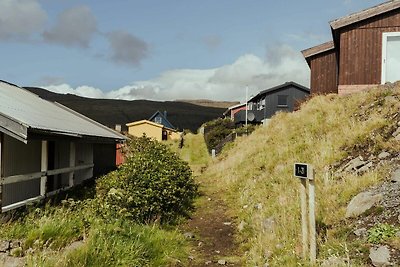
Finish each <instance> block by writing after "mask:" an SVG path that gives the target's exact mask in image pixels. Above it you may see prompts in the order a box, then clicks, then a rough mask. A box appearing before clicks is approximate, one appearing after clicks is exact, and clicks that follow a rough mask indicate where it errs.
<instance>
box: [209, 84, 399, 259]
mask: <svg viewBox="0 0 400 267" xmlns="http://www.w3.org/2000/svg"><path fill="white" fill-rule="evenodd" d="M399 99H400V90H399V88H397V89H394V90H388V89H377V90H370V91H368V92H362V93H357V94H353V95H350V96H344V97H341V96H337V95H329V96H316V97H314V98H312V99H311V100H310V101H309V102H308V103H306V104H305V105H303V106H302V108H301V110H299V111H297V112H294V113H279V114H277V115H276V116H274V117H273V118H272V120H271V121H270V123H269V125H268V127H260V128H258V129H256V131H255V132H254V133H253V134H251V135H250V136H248V137H240V138H238V139H237V140H236V141H235V144H234V146H233V147H232V148H230V149H229V150H228V152H227V153H226V154H222V155H221V156H220V157H218V159H217V161H216V162H215V163H214V164H212V165H210V167H209V168H208V169H207V171H206V172H205V174H204V177H203V179H205V180H206V181H208V184H212V185H213V186H217V187H219V188H223V189H224V190H225V191H226V192H229V193H228V195H227V196H226V198H227V200H228V202H229V203H230V207H231V209H232V212H233V213H235V214H237V216H238V223H240V222H241V221H243V222H244V223H245V225H246V226H245V227H244V230H243V231H241V233H240V235H239V237H238V239H239V240H240V241H241V242H242V244H243V245H242V249H243V250H244V255H245V258H246V261H247V264H248V266H255V265H257V266H260V265H263V264H265V263H268V264H270V266H296V265H307V263H306V262H303V261H302V259H301V230H300V229H301V226H300V207H299V193H298V188H299V181H298V180H297V179H295V178H293V174H292V173H293V163H294V162H308V163H311V164H312V165H313V166H314V168H315V171H316V196H317V204H316V209H317V210H316V211H317V220H318V221H319V222H320V223H321V224H322V225H326V226H327V227H326V229H325V230H324V231H323V232H320V233H319V243H318V246H319V255H320V256H321V257H323V258H326V257H329V256H330V255H339V256H343V257H346V255H348V254H349V253H350V254H351V251H350V252H349V251H348V250H349V249H353V248H357V247H359V246H358V245H357V244H353V243H352V241H351V240H348V239H347V236H346V235H336V233H335V231H334V230H332V229H335V228H336V227H339V228H340V227H341V225H342V224H343V220H344V214H345V208H346V206H347V204H348V202H349V201H350V200H351V198H352V197H353V196H355V195H356V194H357V193H359V192H360V191H362V190H363V189H365V188H366V187H368V186H370V185H373V184H376V183H378V182H380V181H382V179H383V178H384V177H387V175H388V172H389V166H382V167H379V168H377V169H374V170H372V171H369V172H367V173H365V174H363V175H360V176H359V175H355V174H350V173H348V174H341V175H335V171H336V169H335V168H334V167H333V166H334V164H335V163H337V162H341V161H344V160H345V159H346V157H348V156H350V157H356V156H358V155H359V154H362V155H370V154H373V155H375V156H377V154H378V153H379V152H381V151H382V150H387V151H389V152H392V154H393V153H397V152H396V151H398V150H399V149H400V145H399V142H396V141H394V140H393V138H390V137H391V132H393V131H394V129H396V127H397V126H396V123H397V120H396V114H397V113H398V110H399V107H400V105H399V103H400V101H399ZM259 203H260V204H261V208H260V209H258V208H254V207H255V206H256V205H257V204H259ZM244 207H245V208H244ZM267 218H273V220H274V221H275V226H274V228H273V230H272V232H269V233H268V234H267V233H265V231H264V228H263V222H264V220H265V219H267ZM323 258H319V260H323ZM357 262H358V259H354V262H353V263H355V264H357Z"/></svg>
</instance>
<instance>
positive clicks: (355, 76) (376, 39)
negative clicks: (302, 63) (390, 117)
mask: <svg viewBox="0 0 400 267" xmlns="http://www.w3.org/2000/svg"><path fill="white" fill-rule="evenodd" d="M330 26H331V30H332V37H333V41H331V42H328V43H324V44H321V45H318V46H315V47H312V48H309V49H306V50H303V51H302V53H303V55H304V57H305V59H306V61H307V63H308V65H309V67H310V69H311V79H310V80H311V85H310V87H311V94H326V93H339V94H348V93H352V92H356V91H360V90H363V89H365V88H370V87H374V86H376V85H379V84H385V83H387V82H395V81H397V80H400V71H399V70H400V1H398V0H396V1H389V2H385V3H383V4H380V5H378V6H374V7H372V8H369V9H366V10H363V11H360V12H357V13H354V14H351V15H349V16H345V17H343V18H339V19H336V20H333V21H331V22H330Z"/></svg>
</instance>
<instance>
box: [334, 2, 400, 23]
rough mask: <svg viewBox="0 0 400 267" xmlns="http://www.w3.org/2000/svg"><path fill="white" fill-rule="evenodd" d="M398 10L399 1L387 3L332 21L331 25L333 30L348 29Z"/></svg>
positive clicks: (399, 6)
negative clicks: (352, 25)
mask: <svg viewBox="0 0 400 267" xmlns="http://www.w3.org/2000/svg"><path fill="white" fill-rule="evenodd" d="M398 8H400V1H398V0H392V1H387V2H385V3H382V4H379V5H377V6H373V7H370V8H368V9H364V10H362V11H359V12H356V13H353V14H350V15H348V16H345V17H342V18H338V19H335V20H332V21H331V22H330V23H329V24H330V25H331V28H332V30H337V29H339V28H343V27H346V26H348V25H351V24H354V23H356V22H360V21H363V20H366V19H369V18H372V17H375V16H378V15H381V14H384V13H387V12H389V11H392V10H395V9H398Z"/></svg>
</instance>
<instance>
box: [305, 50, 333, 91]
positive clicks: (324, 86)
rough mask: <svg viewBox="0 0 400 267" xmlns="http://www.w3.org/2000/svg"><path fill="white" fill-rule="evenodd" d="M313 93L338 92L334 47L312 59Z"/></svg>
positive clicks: (311, 83)
mask: <svg viewBox="0 0 400 267" xmlns="http://www.w3.org/2000/svg"><path fill="white" fill-rule="evenodd" d="M310 70H311V82H310V85H311V86H310V87H311V94H312V95H315V94H329V93H338V83H337V63H336V54H335V51H334V50H333V49H332V50H330V51H327V52H325V53H322V54H319V55H316V56H314V57H313V58H311V59H310Z"/></svg>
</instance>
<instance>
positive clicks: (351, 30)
mask: <svg viewBox="0 0 400 267" xmlns="http://www.w3.org/2000/svg"><path fill="white" fill-rule="evenodd" d="M384 32H400V10H394V11H391V12H388V13H386V14H382V15H379V16H376V17H374V18H371V19H367V20H365V21H362V22H359V23H355V24H352V25H349V26H347V27H345V28H343V29H341V30H340V32H339V38H340V39H339V40H340V61H339V62H340V63H339V93H341V92H345V91H347V92H349V91H357V88H353V87H352V85H377V84H380V83H381V68H382V34H383V33H384Z"/></svg>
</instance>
